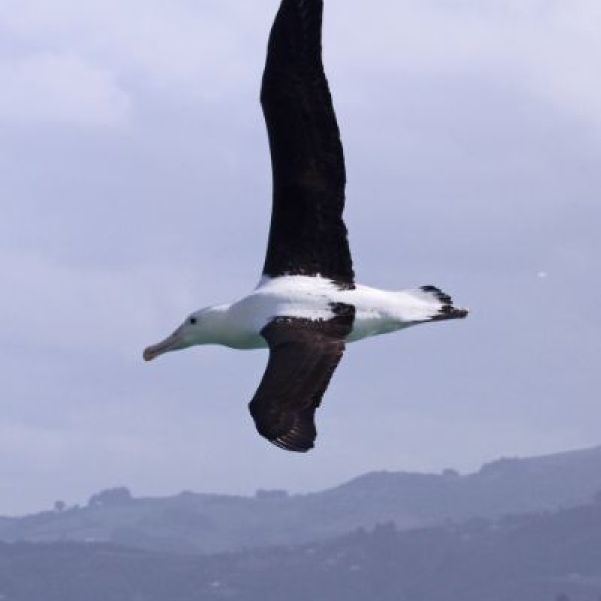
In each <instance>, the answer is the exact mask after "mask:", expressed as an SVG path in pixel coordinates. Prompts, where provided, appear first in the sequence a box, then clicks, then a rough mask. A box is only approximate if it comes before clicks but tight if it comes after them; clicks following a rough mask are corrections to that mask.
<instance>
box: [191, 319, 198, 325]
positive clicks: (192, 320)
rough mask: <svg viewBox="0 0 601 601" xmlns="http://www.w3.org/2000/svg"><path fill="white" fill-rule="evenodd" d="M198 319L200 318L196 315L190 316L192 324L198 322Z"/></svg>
mask: <svg viewBox="0 0 601 601" xmlns="http://www.w3.org/2000/svg"><path fill="white" fill-rule="evenodd" d="M197 321H198V319H196V317H190V324H191V325H193V326H194V325H196V322H197Z"/></svg>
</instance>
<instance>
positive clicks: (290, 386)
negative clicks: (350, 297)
mask: <svg viewBox="0 0 601 601" xmlns="http://www.w3.org/2000/svg"><path fill="white" fill-rule="evenodd" d="M332 308H333V311H334V317H333V318H332V319H329V320H318V321H313V320H310V319H301V318H296V317H277V318H275V319H274V320H273V321H271V322H270V323H269V324H268V325H267V326H265V328H263V331H262V332H261V334H262V335H263V337H264V338H265V340H267V343H268V345H269V362H268V363H267V369H266V370H265V374H264V376H263V379H262V380H261V384H260V385H259V388H258V389H257V392H256V394H255V396H254V398H253V400H252V401H251V403H250V405H249V408H250V412H251V415H252V416H253V418H254V420H255V425H256V426H257V430H258V431H259V434H261V436H264V437H265V438H267V439H268V440H269V441H270V442H272V443H273V444H275V445H277V446H279V447H281V448H283V449H286V450H288V451H297V452H301V453H302V452H306V451H308V450H310V449H312V448H313V446H314V443H315V438H316V437H317V430H316V428H315V421H314V417H315V410H316V409H317V407H319V405H320V403H321V398H322V397H323V394H324V392H325V391H326V388H327V387H328V384H329V383H330V380H331V378H332V375H333V373H334V370H335V369H336V367H337V366H338V363H339V362H340V359H341V358H342V354H343V353H344V345H345V339H346V337H347V336H348V335H349V334H350V332H351V330H352V328H353V321H354V317H355V309H354V307H352V306H350V305H344V304H336V305H333V307H332Z"/></svg>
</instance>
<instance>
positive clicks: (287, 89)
mask: <svg viewBox="0 0 601 601" xmlns="http://www.w3.org/2000/svg"><path fill="white" fill-rule="evenodd" d="M322 14H323V1H322V0H283V1H282V4H281V6H280V9H279V12H278V14H277V17H276V19H275V23H274V25H273V28H272V30H271V36H270V39H269V49H268V54H267V64H266V66H265V72H264V74H263V87H262V90H261V104H262V105H263V112H264V114H265V121H266V123H267V130H268V134H269V144H270V148H271V162H272V168H273V210H272V216H271V229H270V233H269V242H268V247H267V256H266V258H265V266H264V268H263V273H264V274H265V275H268V276H271V277H276V276H280V275H309V276H312V275H321V276H323V277H327V278H330V279H332V280H335V281H337V282H338V283H339V284H340V285H341V286H343V287H347V288H351V287H353V281H354V273H353V264H352V259H351V254H350V250H349V246H348V240H347V230H346V226H345V224H344V221H343V219H342V212H343V210H344V190H345V184H346V173H345V167H344V155H343V150H342V143H341V142H340V132H339V130H338V124H337V122H336V115H335V113H334V107H333V106H332V98H331V96H330V90H329V88H328V82H327V80H326V76H325V74H324V70H323V63H322V58H321V27H322Z"/></svg>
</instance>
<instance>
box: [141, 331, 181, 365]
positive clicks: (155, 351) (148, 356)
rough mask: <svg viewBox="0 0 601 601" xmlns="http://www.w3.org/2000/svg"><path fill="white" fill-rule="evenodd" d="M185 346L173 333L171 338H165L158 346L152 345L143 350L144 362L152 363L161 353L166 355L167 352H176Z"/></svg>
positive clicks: (179, 337)
mask: <svg viewBox="0 0 601 601" xmlns="http://www.w3.org/2000/svg"><path fill="white" fill-rule="evenodd" d="M185 346H186V344H185V343H184V341H183V339H182V337H181V336H180V334H179V333H178V332H177V331H175V332H174V333H173V334H171V336H169V337H168V338H165V340H163V341H162V342H159V343H158V344H154V345H152V346H149V347H148V348H147V349H145V350H144V361H152V360H153V359H156V358H157V357H158V356H159V355H162V354H163V353H168V352H169V351H176V350H178V349H181V348H184V347H185Z"/></svg>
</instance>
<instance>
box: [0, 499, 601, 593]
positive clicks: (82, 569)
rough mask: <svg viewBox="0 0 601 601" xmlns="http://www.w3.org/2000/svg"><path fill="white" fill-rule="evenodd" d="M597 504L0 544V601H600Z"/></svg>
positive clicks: (600, 531)
mask: <svg viewBox="0 0 601 601" xmlns="http://www.w3.org/2000/svg"><path fill="white" fill-rule="evenodd" d="M600 525H601V503H597V504H594V505H589V506H585V507H579V508H573V509H568V510H563V511H560V512H555V513H546V514H532V515H523V516H518V517H513V518H502V519H500V520H486V519H472V520H470V521H468V522H467V523H464V524H462V525H446V526H439V527H436V528H428V529H420V530H415V531H409V532H400V531H398V530H396V529H395V528H394V526H392V525H380V526H377V527H376V528H375V529H374V530H373V531H371V532H365V531H357V532H354V533H352V534H349V535H346V536H344V537H340V538H337V539H335V540H332V541H328V542H321V543H313V544H310V545H301V546H297V547H278V548H272V549H263V550H254V551H251V550H249V551H245V552H239V553H229V554H222V555H215V556H199V555H191V556H183V555H177V554H165V553H151V552H145V551H139V550H127V549H123V548H119V547H116V546H113V545H99V544H88V545H86V544H81V543H49V544H40V543H37V544H35V543H17V544H0V599H4V600H6V601H40V600H42V599H43V600H44V601H166V600H169V601H213V600H215V601H218V600H220V599H228V600H230V601H281V600H282V599H286V600H287V601H307V599H311V600H315V601H365V600H366V599H377V601H559V600H561V601H599V599H600V596H601V553H599V549H601V528H600Z"/></svg>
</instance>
